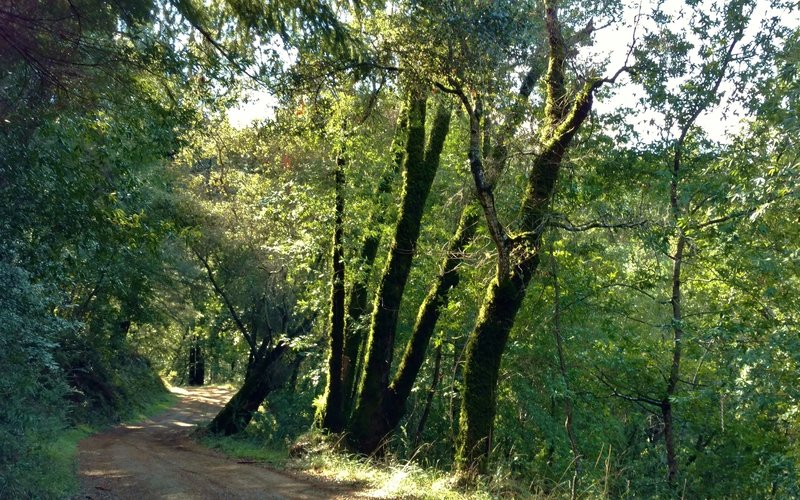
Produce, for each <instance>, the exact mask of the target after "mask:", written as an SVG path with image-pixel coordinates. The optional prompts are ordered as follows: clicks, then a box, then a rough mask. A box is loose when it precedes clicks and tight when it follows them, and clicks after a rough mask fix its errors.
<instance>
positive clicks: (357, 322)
mask: <svg viewBox="0 0 800 500" xmlns="http://www.w3.org/2000/svg"><path fill="white" fill-rule="evenodd" d="M407 134H408V106H407V105H406V104H405V103H404V104H403V105H402V107H401V109H400V115H399V117H398V120H397V130H396V132H395V135H394V139H393V140H392V146H391V148H392V153H393V156H394V158H393V164H392V168H391V169H390V170H389V171H388V172H387V173H386V174H385V175H384V176H383V178H381V182H380V184H379V185H378V191H377V192H376V193H375V194H376V196H375V206H376V208H375V211H374V212H373V213H372V215H371V216H370V219H369V224H368V226H367V227H368V228H369V230H370V233H369V234H368V235H367V236H366V237H365V238H364V241H363V244H362V246H361V259H360V260H359V265H360V269H359V270H358V271H357V272H356V273H354V274H355V279H354V281H353V286H352V287H351V288H350V298H349V301H348V306H347V322H346V326H345V338H344V352H343V359H342V392H343V397H344V416H345V420H346V419H347V418H349V416H350V413H351V412H352V409H353V400H354V399H355V389H356V383H357V378H356V377H357V376H358V375H359V368H361V366H362V364H361V361H362V360H363V355H364V353H363V352H362V347H363V345H364V340H365V339H364V332H365V331H366V328H365V327H364V325H363V321H362V320H363V318H364V316H365V314H366V313H367V309H368V303H369V293H368V291H369V280H370V276H371V275H372V268H373V265H374V263H375V257H376V256H377V254H378V246H379V245H380V241H381V232H380V230H379V228H380V226H381V225H383V223H384V219H385V213H386V209H387V208H388V207H387V205H388V202H387V197H388V194H389V193H391V192H392V186H393V185H394V181H395V178H396V177H397V175H398V174H399V173H400V171H401V170H402V167H403V158H404V157H405V153H404V145H405V142H406V135H407Z"/></svg>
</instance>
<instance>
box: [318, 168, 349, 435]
mask: <svg viewBox="0 0 800 500" xmlns="http://www.w3.org/2000/svg"><path fill="white" fill-rule="evenodd" d="M344 167H345V159H344V156H342V155H341V154H340V155H339V157H338V158H337V159H336V169H335V171H334V185H335V191H336V201H335V218H334V229H333V256H332V260H333V276H332V282H331V311H330V323H329V325H330V332H329V335H328V338H329V340H330V352H329V354H328V381H327V384H326V387H325V406H324V407H323V408H321V409H320V414H321V415H319V416H318V419H319V420H320V426H321V427H322V428H323V429H325V430H328V431H330V432H342V430H344V424H345V416H344V397H345V396H344V391H343V387H342V354H343V350H344V299H345V290H344V278H345V275H344V273H345V268H344V248H343V246H342V239H343V236H344V226H343V224H344Z"/></svg>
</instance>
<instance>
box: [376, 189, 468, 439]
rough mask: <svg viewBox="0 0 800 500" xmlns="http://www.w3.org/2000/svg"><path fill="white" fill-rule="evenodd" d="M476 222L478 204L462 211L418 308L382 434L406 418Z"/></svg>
mask: <svg viewBox="0 0 800 500" xmlns="http://www.w3.org/2000/svg"><path fill="white" fill-rule="evenodd" d="M479 219H480V208H479V207H478V206H477V204H470V205H469V206H467V207H465V208H464V210H463V211H462V213H461V217H460V218H459V222H458V227H457V229H456V233H455V235H454V236H453V238H452V240H451V241H450V245H449V248H448V251H447V255H446V256H445V258H444V262H442V265H441V271H440V273H439V275H438V276H437V277H436V280H435V281H434V282H433V284H432V285H431V288H430V290H429V291H428V295H427V296H426V297H425V299H424V300H423V301H422V304H421V305H420V307H419V312H418V313H417V319H416V321H415V323H414V329H413V330H412V333H411V338H410V339H409V341H408V344H407V345H406V349H405V352H404V354H403V358H402V360H401V361H400V365H399V367H398V369H397V373H396V374H395V377H394V379H393V380H392V383H391V384H390V385H389V391H388V394H387V398H386V400H385V404H384V407H383V409H382V419H381V420H383V421H385V422H386V427H387V428H386V429H385V431H384V432H385V434H388V433H390V432H391V431H392V430H394V428H395V427H397V424H399V423H400V420H401V419H402V418H403V416H404V415H405V412H406V402H407V401H408V396H409V395H410V394H411V389H412V388H413V387H414V382H415V381H416V380H417V376H418V375H419V371H420V368H422V363H423V362H424V361H425V354H426V352H427V350H428V345H429V344H430V340H431V337H433V332H434V331H435V328H436V323H437V322H438V321H439V316H440V315H441V312H442V309H444V308H445V307H447V303H448V301H449V298H450V291H451V290H452V289H453V288H455V287H456V286H457V285H458V282H459V280H460V276H459V273H458V268H459V266H460V264H461V263H462V262H463V259H464V251H465V249H466V248H467V246H468V245H469V243H470V242H471V241H472V238H473V237H474V236H475V229H476V227H477V224H478V221H479Z"/></svg>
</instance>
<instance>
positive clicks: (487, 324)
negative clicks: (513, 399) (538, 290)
mask: <svg viewBox="0 0 800 500" xmlns="http://www.w3.org/2000/svg"><path fill="white" fill-rule="evenodd" d="M545 10H546V15H545V17H546V24H547V32H548V44H549V48H550V54H549V58H548V69H547V74H546V76H545V87H546V95H547V99H546V106H545V115H546V116H545V129H544V132H543V134H542V152H541V153H540V154H539V155H538V156H537V157H536V159H535V160H534V163H533V166H532V168H531V173H530V174H529V176H528V180H527V187H526V190H525V194H524V196H523V200H522V204H521V206H522V209H521V213H520V217H519V218H518V220H519V224H520V229H521V234H520V235H519V236H515V235H509V234H508V233H506V232H505V229H504V228H503V226H502V224H501V223H500V221H499V220H498V217H497V214H496V212H495V206H494V195H493V192H492V188H493V186H492V184H491V183H489V182H487V181H486V179H487V175H486V173H485V171H484V167H483V160H482V157H481V148H480V142H481V138H480V124H481V114H482V109H481V106H480V100H479V99H476V105H475V106H474V108H473V107H471V106H470V105H469V102H468V99H467V98H466V96H465V95H463V96H462V101H464V102H465V106H466V107H467V108H468V111H469V113H470V150H469V159H470V170H471V171H472V175H473V179H474V181H475V188H476V192H477V196H478V199H479V201H480V202H481V207H482V208H483V210H484V215H485V218H486V221H487V225H488V227H489V232H490V234H491V235H492V240H493V241H494V242H495V245H496V246H497V272H496V276H495V279H494V280H493V281H492V283H491V285H490V286H489V289H488V290H487V293H486V297H485V299H484V303H483V307H482V308H481V312H480V314H479V316H478V321H477V323H476V325H475V328H474V329H473V331H472V333H471V334H470V336H469V339H468V341H467V353H466V360H465V366H464V395H463V400H462V402H461V413H460V418H459V433H458V436H457V443H456V466H457V468H458V470H459V471H460V472H462V473H466V474H467V475H472V474H475V473H479V474H483V473H485V472H486V467H487V459H488V456H489V452H490V450H491V440H492V437H491V436H492V427H493V424H494V416H495V412H496V404H497V393H496V391H497V381H498V376H499V372H500V362H501V359H502V355H503V351H504V350H505V346H506V342H507V341H508V335H509V333H510V331H511V328H512V326H513V325H514V318H515V317H516V314H517V312H518V311H519V308H520V306H521V305H522V301H523V299H524V298H525V291H526V288H527V285H528V282H529V281H530V279H531V277H532V276H533V274H534V273H535V271H536V269H537V267H538V266H539V251H540V248H541V239H542V233H543V231H544V229H545V228H546V226H547V217H548V210H549V204H550V200H551V199H552V196H553V193H554V191H555V185H556V180H557V179H558V173H559V170H560V168H561V163H562V160H563V157H564V154H565V153H566V151H567V149H568V147H569V145H570V143H571V141H572V138H573V137H574V136H575V134H576V133H577V131H578V129H579V128H580V126H581V124H582V123H583V122H584V120H585V119H586V117H587V116H588V115H589V111H590V110H591V108H592V101H593V93H594V91H595V90H596V89H597V88H599V86H600V85H601V84H602V81H593V82H587V83H586V84H584V86H583V88H581V89H579V90H578V91H577V93H576V95H575V97H574V98H573V99H572V101H571V103H570V100H569V99H568V97H567V93H566V89H565V87H564V63H565V52H566V50H565V47H564V40H563V38H562V35H561V27H560V24H559V21H558V17H557V8H556V5H555V4H554V3H553V2H552V1H546V2H545Z"/></svg>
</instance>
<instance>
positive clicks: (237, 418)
mask: <svg viewBox="0 0 800 500" xmlns="http://www.w3.org/2000/svg"><path fill="white" fill-rule="evenodd" d="M287 352H288V346H287V345H286V344H283V343H280V344H278V345H277V346H275V347H274V348H272V350H270V351H269V352H266V353H263V355H262V356H260V357H258V358H257V359H256V360H255V362H254V363H253V364H252V365H251V366H250V368H249V369H248V370H247V375H246V376H245V380H244V384H242V387H241V388H240V389H239V390H238V391H237V392H236V394H234V395H233V397H232V398H231V399H230V401H228V403H227V404H226V405H225V406H224V407H223V408H222V410H221V411H220V412H219V413H218V414H217V416H216V417H214V420H212V421H211V423H210V424H208V431H209V432H211V433H212V434H221V435H223V436H230V435H232V434H237V433H239V432H242V431H243V430H244V429H245V427H247V424H249V423H250V420H252V418H253V414H254V413H255V412H256V411H258V407H259V406H261V403H263V402H264V399H265V398H266V397H267V395H269V393H270V392H272V391H273V390H275V389H277V388H278V387H280V386H281V385H282V384H283V383H284V382H286V380H287V379H288V377H289V375H290V372H291V370H290V369H289V368H288V367H287V365H286V364H285V363H283V362H282V359H283V357H284V356H285V354H286V353H287Z"/></svg>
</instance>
